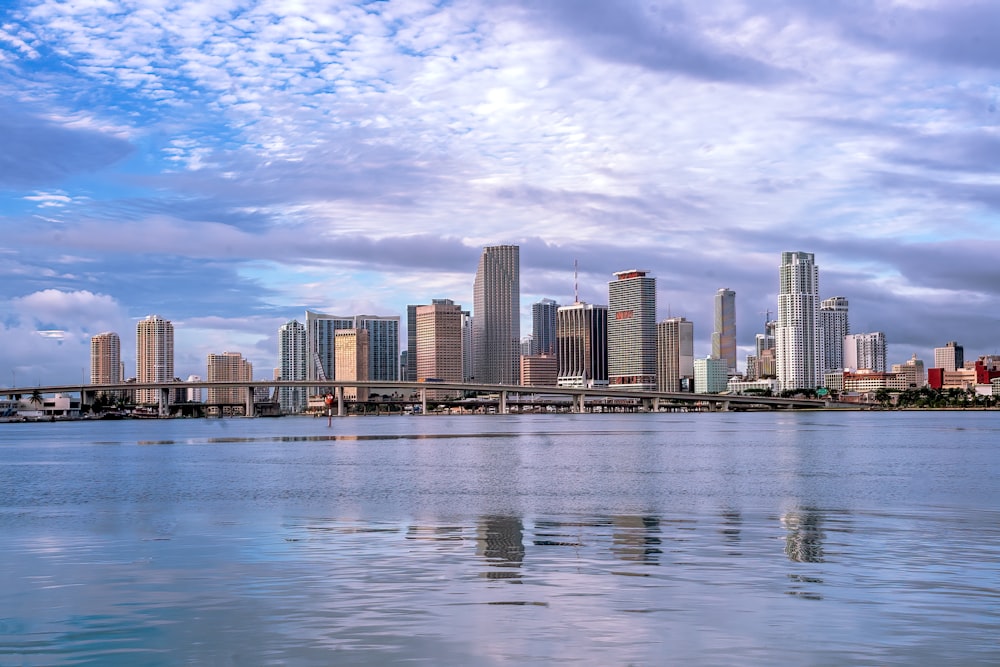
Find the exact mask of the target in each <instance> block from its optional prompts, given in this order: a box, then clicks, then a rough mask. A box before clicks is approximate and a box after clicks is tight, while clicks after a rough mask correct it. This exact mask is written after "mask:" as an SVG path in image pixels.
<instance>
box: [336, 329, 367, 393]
mask: <svg viewBox="0 0 1000 667" xmlns="http://www.w3.org/2000/svg"><path fill="white" fill-rule="evenodd" d="M333 338H334V342H333V345H334V354H335V355H336V357H337V361H336V373H337V374H336V375H334V377H333V379H334V380H337V381H344V380H360V381H362V382H366V381H368V380H369V379H370V378H369V376H368V367H369V362H368V356H369V353H370V351H371V343H370V340H371V338H370V334H369V332H368V330H367V329H337V330H336V331H335V332H334V336H333ZM344 398H348V399H350V400H353V401H367V400H368V388H367V387H359V386H354V387H344Z"/></svg>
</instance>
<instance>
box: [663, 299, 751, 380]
mask: <svg viewBox="0 0 1000 667" xmlns="http://www.w3.org/2000/svg"><path fill="white" fill-rule="evenodd" d="M712 356H713V357H715V358H716V359H723V360H725V362H726V368H727V369H728V372H729V374H730V375H733V374H735V373H736V292H734V291H733V290H731V289H729V288H728V287H723V288H721V289H720V290H719V291H718V292H716V293H715V331H713V332H712ZM675 391H676V390H675Z"/></svg>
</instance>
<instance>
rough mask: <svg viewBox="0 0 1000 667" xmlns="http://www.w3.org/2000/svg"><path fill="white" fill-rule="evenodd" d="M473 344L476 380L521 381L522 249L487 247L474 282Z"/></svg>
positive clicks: (507, 382) (513, 246) (505, 382)
mask: <svg viewBox="0 0 1000 667" xmlns="http://www.w3.org/2000/svg"><path fill="white" fill-rule="evenodd" d="M472 291H473V310H472V345H473V364H474V369H475V370H474V372H475V381H476V382H478V383H481V384H517V383H518V380H519V379H520V377H519V376H520V363H519V361H520V351H521V348H520V346H521V312H520V311H521V278H520V249H519V248H518V247H517V246H515V245H498V246H487V247H485V248H483V252H482V255H480V257H479V266H478V267H477V269H476V279H475V282H474V283H473V290H472Z"/></svg>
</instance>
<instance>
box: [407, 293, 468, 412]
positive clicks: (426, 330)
mask: <svg viewBox="0 0 1000 667" xmlns="http://www.w3.org/2000/svg"><path fill="white" fill-rule="evenodd" d="M466 315H467V312H466V311H463V310H462V307H461V306H459V305H457V304H455V302H454V301H452V300H451V299H434V300H433V301H432V302H431V304H430V305H425V306H417V307H416V312H415V316H416V319H415V322H414V333H415V334H416V338H417V340H416V355H417V357H416V363H415V364H414V366H415V370H416V380H415V381H416V382H427V381H436V380H437V381H442V382H463V381H464V380H465V378H464V375H463V345H462V338H463V323H464V320H465V317H466ZM453 395H454V392H443V391H434V392H428V397H429V398H450V397H452V396H453Z"/></svg>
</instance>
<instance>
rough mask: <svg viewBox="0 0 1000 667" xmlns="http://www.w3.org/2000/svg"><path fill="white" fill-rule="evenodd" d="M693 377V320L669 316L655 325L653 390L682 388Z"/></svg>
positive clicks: (679, 389)
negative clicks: (654, 382)
mask: <svg viewBox="0 0 1000 667" xmlns="http://www.w3.org/2000/svg"><path fill="white" fill-rule="evenodd" d="M685 378H686V379H688V380H693V378H694V323H693V322H690V321H688V320H687V319H685V318H683V317H671V318H669V319H666V320H663V321H662V322H659V323H658V324H657V325H656V390H657V391H683V388H682V387H683V386H684V385H687V386H688V387H689V388H690V384H691V383H690V382H684V379H685Z"/></svg>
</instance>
